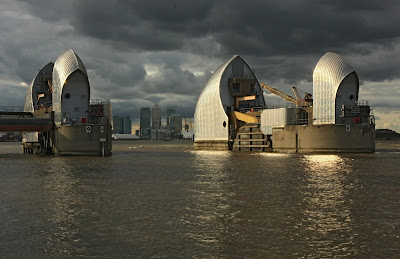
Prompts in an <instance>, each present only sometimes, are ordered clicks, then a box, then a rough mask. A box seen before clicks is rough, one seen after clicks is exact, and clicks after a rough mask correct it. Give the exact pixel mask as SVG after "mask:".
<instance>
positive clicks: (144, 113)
mask: <svg viewBox="0 0 400 259" xmlns="http://www.w3.org/2000/svg"><path fill="white" fill-rule="evenodd" d="M150 123H151V117H150V108H142V109H140V137H141V138H147V139H148V138H151V133H150V129H151V128H150Z"/></svg>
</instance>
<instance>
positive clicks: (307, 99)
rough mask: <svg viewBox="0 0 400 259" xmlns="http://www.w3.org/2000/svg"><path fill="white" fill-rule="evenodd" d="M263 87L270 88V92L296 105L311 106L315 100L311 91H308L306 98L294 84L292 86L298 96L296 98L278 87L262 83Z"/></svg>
mask: <svg viewBox="0 0 400 259" xmlns="http://www.w3.org/2000/svg"><path fill="white" fill-rule="evenodd" d="M261 87H262V88H264V89H266V90H268V91H269V92H270V93H272V94H275V95H277V96H279V97H281V98H282V99H285V100H286V101H288V102H291V103H294V104H296V106H309V105H310V104H312V101H313V100H312V96H311V94H309V93H306V96H305V97H304V98H301V97H300V94H299V92H298V91H297V88H296V87H294V86H293V87H292V91H293V93H294V96H295V97H296V98H294V97H292V96H290V95H288V94H285V93H283V92H281V91H279V90H278V89H275V88H273V87H270V86H267V85H265V84H261Z"/></svg>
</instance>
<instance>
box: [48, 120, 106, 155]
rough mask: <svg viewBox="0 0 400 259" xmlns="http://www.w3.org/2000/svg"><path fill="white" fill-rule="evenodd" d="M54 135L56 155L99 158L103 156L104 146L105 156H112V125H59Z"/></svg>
mask: <svg viewBox="0 0 400 259" xmlns="http://www.w3.org/2000/svg"><path fill="white" fill-rule="evenodd" d="M102 126H103V132H102V128H101V127H102ZM87 127H90V131H89V130H87ZM107 127H108V128H107ZM54 134H55V136H54V148H55V150H54V151H55V153H56V154H59V155H97V156H98V155H102V147H103V145H104V155H105V156H107V155H110V154H111V148H112V142H111V126H110V125H108V126H107V125H73V126H66V125H59V126H56V128H55V131H54ZM103 140H105V141H103Z"/></svg>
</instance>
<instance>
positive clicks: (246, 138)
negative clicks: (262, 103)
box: [233, 123, 272, 152]
mask: <svg viewBox="0 0 400 259" xmlns="http://www.w3.org/2000/svg"><path fill="white" fill-rule="evenodd" d="M271 150H272V146H271V141H270V140H268V139H267V137H266V136H265V135H264V133H262V131H261V129H260V125H259V124H257V123H247V124H245V125H244V126H242V127H240V128H239V132H238V133H237V135H236V138H235V142H234V143H233V151H261V152H262V151H271Z"/></svg>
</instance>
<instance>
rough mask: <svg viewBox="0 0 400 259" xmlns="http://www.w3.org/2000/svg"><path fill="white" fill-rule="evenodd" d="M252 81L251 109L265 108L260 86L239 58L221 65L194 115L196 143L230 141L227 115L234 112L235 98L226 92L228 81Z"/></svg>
mask: <svg viewBox="0 0 400 259" xmlns="http://www.w3.org/2000/svg"><path fill="white" fill-rule="evenodd" d="M235 78H237V79H240V78H244V79H254V80H255V85H254V95H257V99H256V100H255V102H254V106H259V107H262V106H264V105H265V103H264V97H263V94H262V90H261V88H260V84H259V82H258V80H257V78H256V76H255V75H254V73H253V71H252V70H251V68H250V66H249V65H248V64H247V63H246V62H245V61H244V60H243V59H242V58H241V57H240V56H238V55H235V56H233V57H232V58H230V59H229V60H228V61H227V62H225V63H224V64H222V65H221V66H220V67H219V68H217V70H215V72H214V73H213V75H212V76H211V77H210V79H209V80H208V82H207V83H206V85H205V86H204V88H203V91H202V92H201V94H200V97H199V99H198V101H197V104H196V109H195V115H194V121H195V123H194V137H195V142H199V141H200V142H208V141H222V142H228V140H229V118H228V113H229V112H230V111H234V106H235V98H233V97H232V94H231V91H230V89H229V80H230V79H231V80H234V79H235Z"/></svg>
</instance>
